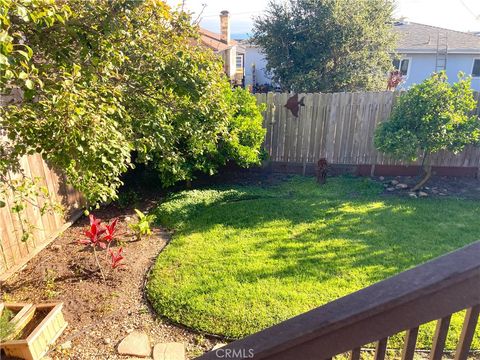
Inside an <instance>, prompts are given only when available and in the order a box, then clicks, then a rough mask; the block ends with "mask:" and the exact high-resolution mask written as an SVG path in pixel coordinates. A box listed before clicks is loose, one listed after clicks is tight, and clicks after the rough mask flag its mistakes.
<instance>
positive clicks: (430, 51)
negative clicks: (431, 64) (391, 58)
mask: <svg viewBox="0 0 480 360" xmlns="http://www.w3.org/2000/svg"><path fill="white" fill-rule="evenodd" d="M396 52H397V53H401V54H436V53H437V50H436V49H418V48H414V49H412V48H399V49H396ZM447 54H466V55H469V54H472V55H476V54H480V48H475V49H448V51H447Z"/></svg>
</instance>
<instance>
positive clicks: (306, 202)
mask: <svg viewBox="0 0 480 360" xmlns="http://www.w3.org/2000/svg"><path fill="white" fill-rule="evenodd" d="M382 191H383V187H382V185H381V184H378V183H375V182H372V181H370V180H368V179H355V178H332V179H328V183H327V184H326V185H324V186H319V185H317V184H316V182H315V180H314V179H312V178H300V177H293V178H291V179H289V180H288V181H285V182H282V183H280V184H278V185H275V186H272V185H270V186H268V187H265V188H264V187H261V186H230V187H223V188H222V187H217V188H211V189H203V190H191V191H184V192H181V193H178V194H175V195H173V196H171V197H170V198H169V199H167V201H165V202H164V203H162V204H161V205H160V206H159V207H158V209H157V210H156V214H157V217H158V219H159V221H160V223H161V224H162V225H164V226H166V227H168V228H171V229H175V233H174V235H173V239H172V241H171V243H170V244H169V245H168V246H167V248H166V249H165V250H164V251H163V252H162V253H161V254H160V256H159V257H158V259H157V261H156V264H155V266H154V268H153V270H152V273H151V277H150V279H149V282H148V285H147V292H148V296H149V299H150V300H151V302H152V304H153V306H154V308H155V309H156V311H157V312H158V313H159V314H162V315H164V316H166V317H167V318H169V319H171V320H173V321H175V322H178V323H181V324H184V325H186V326H188V327H191V328H194V329H197V330H200V331H203V332H207V333H213V334H219V335H223V336H225V337H228V338H239V337H242V336H245V335H248V334H251V333H253V332H256V331H258V330H261V329H263V328H265V327H268V326H271V325H274V324H276V323H278V322H280V321H282V320H285V319H288V318H290V317H292V316H295V315H298V314H300V313H302V312H305V311H307V310H310V309H312V308H314V307H317V306H320V305H322V304H325V303H327V302H329V301H332V300H335V299H337V298H339V297H341V296H344V295H347V294H349V293H351V292H354V291H356V290H359V289H361V288H363V287H365V286H368V285H371V284H373V283H375V282H378V281H380V280H382V279H385V278H387V277H390V276H392V275H395V274H397V273H399V272H401V271H403V270H406V269H408V268H411V267H413V266H415V265H417V264H420V263H423V262H425V261H427V260H429V259H432V258H434V257H437V256H439V255H442V254H445V253H447V252H450V251H452V250H455V249H457V248H460V247H462V246H464V245H466V244H469V243H472V242H474V241H475V240H478V239H480V221H479V219H480V203H479V202H478V201H468V200H460V199H453V198H427V199H412V198H400V197H394V196H385V195H381V193H382ZM462 320H463V314H456V315H455V316H454V317H453V319H452V323H451V327H450V331H449V334H448V340H447V348H450V349H451V348H454V346H455V344H456V342H457V340H458V337H459V334H460V330H461V324H462ZM433 330H434V323H430V324H426V325H424V326H422V327H421V328H420V333H419V337H418V343H417V346H418V347H419V348H428V347H429V346H430V344H431V338H432V335H433ZM402 343H403V340H402V336H396V337H393V338H392V339H391V340H390V343H389V346H391V347H398V346H401V344H402ZM472 348H475V349H478V348H480V331H479V328H478V327H477V331H476V334H475V338H474V342H473V345H472Z"/></svg>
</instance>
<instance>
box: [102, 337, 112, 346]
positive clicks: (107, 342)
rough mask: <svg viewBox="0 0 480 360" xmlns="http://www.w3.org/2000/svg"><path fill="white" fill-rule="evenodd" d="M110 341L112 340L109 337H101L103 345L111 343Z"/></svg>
mask: <svg viewBox="0 0 480 360" xmlns="http://www.w3.org/2000/svg"><path fill="white" fill-rule="evenodd" d="M111 342H112V340H111V339H109V338H105V339H103V343H104V344H105V345H110V344H111Z"/></svg>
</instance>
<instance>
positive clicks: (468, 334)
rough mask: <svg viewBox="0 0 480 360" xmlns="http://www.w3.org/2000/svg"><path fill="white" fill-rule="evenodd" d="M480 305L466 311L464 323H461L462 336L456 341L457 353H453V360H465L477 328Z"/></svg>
mask: <svg viewBox="0 0 480 360" xmlns="http://www.w3.org/2000/svg"><path fill="white" fill-rule="evenodd" d="M479 312H480V305H475V306H473V307H471V308H470V309H468V310H467V314H466V315H465V322H464V323H463V328H462V334H461V335H460V340H459V341H458V346H457V351H456V352H455V360H467V356H468V352H469V350H470V345H471V344H472V340H473V333H474V332H475V327H476V326H477V321H478V314H479Z"/></svg>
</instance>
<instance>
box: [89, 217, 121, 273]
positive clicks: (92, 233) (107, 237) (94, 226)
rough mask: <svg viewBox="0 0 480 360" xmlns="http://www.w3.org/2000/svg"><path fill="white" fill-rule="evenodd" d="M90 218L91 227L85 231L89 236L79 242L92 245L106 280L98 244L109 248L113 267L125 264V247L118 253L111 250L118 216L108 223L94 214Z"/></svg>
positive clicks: (103, 247) (102, 247)
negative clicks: (99, 256)
mask: <svg viewBox="0 0 480 360" xmlns="http://www.w3.org/2000/svg"><path fill="white" fill-rule="evenodd" d="M89 219H90V227H89V228H88V230H86V231H85V236H86V237H87V238H86V239H81V240H80V241H79V243H80V244H84V245H87V246H91V247H92V248H93V254H94V256H95V261H96V263H97V265H98V268H99V270H100V274H101V275H102V278H103V280H104V281H105V274H104V272H103V269H102V266H101V264H100V261H99V260H98V256H97V246H98V247H100V248H101V249H104V250H105V249H107V252H108V253H109V254H110V255H111V257H112V263H111V265H112V266H111V267H112V269H115V268H117V267H119V266H120V265H123V264H120V261H122V260H123V259H124V256H123V255H122V252H123V249H122V248H120V249H119V250H118V251H117V253H116V254H115V253H114V252H113V251H112V250H110V245H111V243H112V241H113V240H114V236H115V232H116V226H117V223H118V218H115V219H113V220H112V221H111V222H110V224H107V225H103V224H102V221H101V220H100V219H97V218H96V217H95V216H94V215H93V214H91V215H90V216H89Z"/></svg>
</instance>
